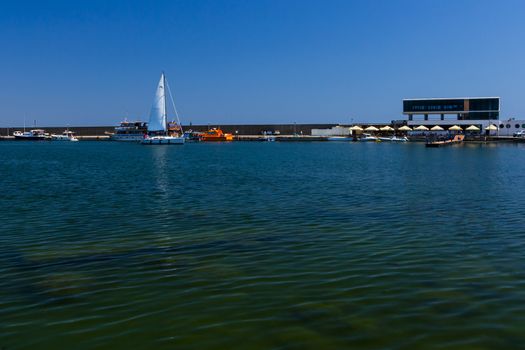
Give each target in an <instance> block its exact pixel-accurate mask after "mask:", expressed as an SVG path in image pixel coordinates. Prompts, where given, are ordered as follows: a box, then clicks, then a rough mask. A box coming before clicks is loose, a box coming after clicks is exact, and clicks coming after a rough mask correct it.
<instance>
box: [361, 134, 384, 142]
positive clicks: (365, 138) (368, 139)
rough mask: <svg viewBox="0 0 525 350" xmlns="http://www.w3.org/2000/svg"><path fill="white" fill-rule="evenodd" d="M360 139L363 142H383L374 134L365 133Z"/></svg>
mask: <svg viewBox="0 0 525 350" xmlns="http://www.w3.org/2000/svg"><path fill="white" fill-rule="evenodd" d="M359 141H363V142H381V140H380V139H379V138H378V137H376V136H372V135H370V134H363V136H361V138H360V139H359Z"/></svg>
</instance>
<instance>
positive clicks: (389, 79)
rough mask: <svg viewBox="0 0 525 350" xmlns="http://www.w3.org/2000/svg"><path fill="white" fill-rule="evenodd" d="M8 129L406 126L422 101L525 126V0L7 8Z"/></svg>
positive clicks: (0, 27)
mask: <svg viewBox="0 0 525 350" xmlns="http://www.w3.org/2000/svg"><path fill="white" fill-rule="evenodd" d="M0 49H1V51H0V52H1V54H0V125H1V126H19V125H21V124H22V123H23V120H24V115H27V121H28V124H29V123H31V122H32V120H34V119H36V120H37V121H38V123H39V124H40V125H43V126H51V125H64V124H69V125H112V124H115V123H117V122H119V121H120V120H121V119H122V118H123V116H124V115H126V113H127V114H128V115H129V117H130V118H132V119H134V118H142V119H146V118H147V115H148V113H149V109H150V106H151V102H152V100H153V94H154V91H155V87H156V84H157V82H158V78H159V75H160V72H161V71H162V70H164V71H165V72H166V74H167V77H168V81H169V82H170V85H171V87H172V90H173V92H174V94H175V100H176V104H177V107H178V109H179V112H180V114H181V117H182V120H183V122H185V123H189V122H190V121H191V122H193V123H194V124H196V123H212V124H214V123H218V124H229V123H291V122H298V123H308V122H316V123H325V122H326V123H332V122H335V123H337V122H343V123H344V122H349V121H350V118H353V119H354V121H365V120H370V121H390V120H391V119H399V118H401V100H402V99H403V98H408V97H456V96H457V97H463V96H501V98H502V106H501V108H502V117H516V118H525V98H524V97H525V1H522V0H514V1H513V0H506V1H483V0H471V1H466V0H459V1H458V0H454V1H453V0H449V1H446V0H441V1H438V0H435V1H428V0H417V1H416V0H414V1H401V0H400V1H389V0H383V1H380V0H377V1H368V0H363V1H350V0H340V1H339V0H311V1H309V0H244V1H241V0H228V1H225V0H184V1H130V0H127V1H116V0H112V1H96V0H95V1H76V0H75V1H71V0H68V1H12V2H11V3H10V4H8V3H7V2H6V1H2V2H1V3H0Z"/></svg>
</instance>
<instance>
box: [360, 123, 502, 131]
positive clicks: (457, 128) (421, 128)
mask: <svg viewBox="0 0 525 350" xmlns="http://www.w3.org/2000/svg"><path fill="white" fill-rule="evenodd" d="M350 130H353V131H363V130H364V131H380V130H381V131H394V130H395V129H394V128H392V127H390V126H388V125H387V126H383V127H382V128H376V127H375V126H369V127H367V128H364V129H363V128H361V127H360V126H357V125H355V126H352V127H351V128H350ZM397 130H400V131H412V130H417V131H428V130H431V131H443V130H445V129H444V128H442V127H441V126H439V125H436V126H433V127H432V128H430V129H429V128H427V127H426V126H424V125H420V126H418V127H416V128H414V129H412V128H411V127H410V126H407V125H403V126H402V127H400V128H399V129H397ZM448 130H450V131H461V130H463V128H462V127H461V126H459V125H453V126H451V127H450V128H448ZM465 130H466V131H479V130H480V129H479V128H478V127H477V126H475V125H471V126H469V127H468V128H466V129H465ZM485 130H491V131H494V130H498V127H497V126H496V125H494V124H490V125H489V126H487V127H486V128H485Z"/></svg>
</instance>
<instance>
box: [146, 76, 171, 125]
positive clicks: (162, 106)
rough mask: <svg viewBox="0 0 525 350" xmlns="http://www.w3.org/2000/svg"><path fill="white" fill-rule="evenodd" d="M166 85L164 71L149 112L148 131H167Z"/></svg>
mask: <svg viewBox="0 0 525 350" xmlns="http://www.w3.org/2000/svg"><path fill="white" fill-rule="evenodd" d="M164 85H165V79H164V73H162V75H161V76H160V81H159V85H158V86H157V91H156V93H155V99H154V100H153V106H151V112H150V114H149V123H148V131H167V125H166V124H167V116H166V91H165V87H164Z"/></svg>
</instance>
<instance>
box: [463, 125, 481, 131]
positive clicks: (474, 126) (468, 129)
mask: <svg viewBox="0 0 525 350" xmlns="http://www.w3.org/2000/svg"><path fill="white" fill-rule="evenodd" d="M465 130H467V131H479V128H478V127H477V126H476V125H471V126H469V127H468V128H466V129H465Z"/></svg>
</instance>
